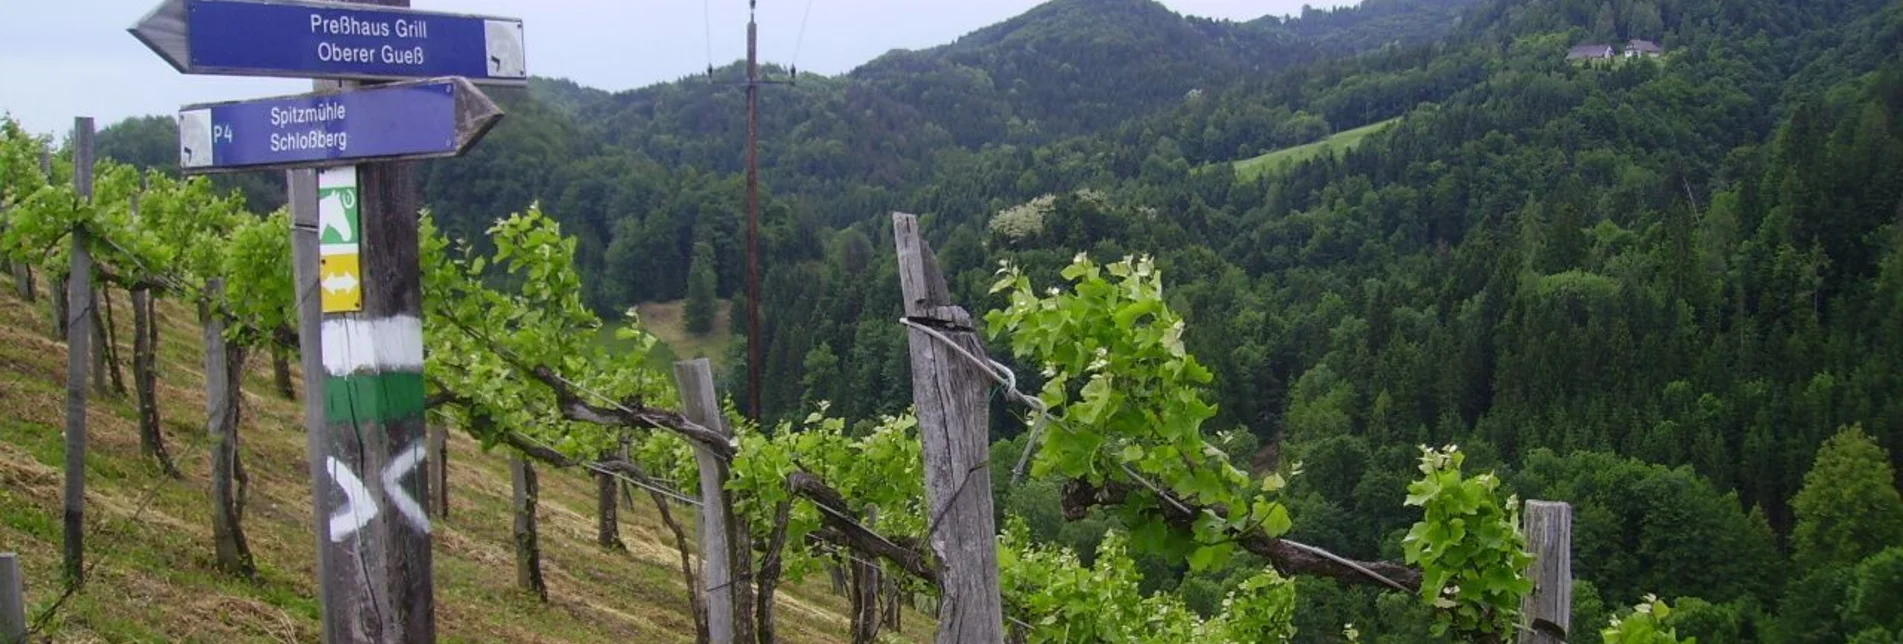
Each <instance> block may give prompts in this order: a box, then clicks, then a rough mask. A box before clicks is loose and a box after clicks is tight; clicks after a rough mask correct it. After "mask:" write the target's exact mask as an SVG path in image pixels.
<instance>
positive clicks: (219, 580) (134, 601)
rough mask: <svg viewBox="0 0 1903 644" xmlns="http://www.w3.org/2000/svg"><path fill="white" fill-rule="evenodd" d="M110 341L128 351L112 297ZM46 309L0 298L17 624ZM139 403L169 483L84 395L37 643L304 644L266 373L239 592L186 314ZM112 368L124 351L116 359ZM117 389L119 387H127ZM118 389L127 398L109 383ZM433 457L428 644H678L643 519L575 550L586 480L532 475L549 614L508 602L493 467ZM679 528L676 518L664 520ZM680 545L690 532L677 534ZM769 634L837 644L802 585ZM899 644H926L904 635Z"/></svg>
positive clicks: (290, 417) (291, 509)
mask: <svg viewBox="0 0 1903 644" xmlns="http://www.w3.org/2000/svg"><path fill="white" fill-rule="evenodd" d="M116 299H118V302H117V303H116V305H115V306H116V310H115V311H114V313H116V314H117V315H118V320H117V322H118V323H119V326H120V331H119V338H120V339H121V342H125V341H126V339H128V338H130V337H131V332H130V329H129V328H128V327H129V325H130V315H128V314H127V311H128V309H127V308H126V305H125V301H124V299H123V294H120V295H119V297H118V298H116ZM45 307H46V304H45V301H44V300H43V299H42V301H41V302H40V303H38V304H37V305H30V304H27V303H25V302H22V301H21V300H20V299H19V298H18V297H17V296H15V295H14V294H13V292H12V290H11V289H8V288H4V287H0V410H4V411H0V551H17V552H19V553H20V554H21V558H22V561H23V566H24V567H25V569H26V574H27V582H28V586H27V603H28V610H29V612H30V616H34V615H38V614H40V613H41V612H42V611H43V610H44V609H45V608H46V607H47V606H48V605H49V604H51V603H52V602H53V601H54V600H55V599H56V598H57V597H58V595H59V581H58V580H59V572H58V570H59V552H60V519H59V517H60V486H61V477H62V474H61V463H62V462H63V461H62V459H63V458H64V457H63V443H62V439H61V429H60V428H61V427H62V426H63V418H64V416H63V409H64V399H65V397H64V380H65V378H64V376H63V374H64V369H65V361H66V351H65V344H64V343H63V342H56V341H53V340H50V339H48V336H47V333H46V328H47V326H48V324H47V319H48V318H47V313H46V308H45ZM160 317H161V321H162V327H163V330H162V334H163V338H162V340H161V345H160V378H159V396H160V399H161V409H160V410H161V415H162V417H163V425H164V428H165V432H166V439H167V441H168V445H169V446H170V447H171V449H172V453H173V455H174V457H175V458H176V459H177V461H178V464H179V467H180V468H181V469H183V470H184V473H185V480H183V481H169V480H165V479H163V478H162V477H161V476H160V475H159V474H158V471H157V468H156V467H154V466H152V465H150V464H149V463H148V462H146V461H145V460H144V459H142V458H141V457H140V456H139V447H138V433H137V430H136V426H135V421H134V418H135V415H134V413H135V411H134V405H133V402H132V401H131V400H130V399H129V398H127V399H119V398H110V397H109V398H107V399H104V400H100V399H97V398H95V399H94V400H93V401H92V402H91V407H90V408H89V413H88V421H87V423H88V425H87V426H88V440H89V448H88V451H87V470H88V471H87V495H86V498H87V507H86V519H87V526H88V534H87V542H86V545H87V557H88V559H87V561H88V563H89V565H94V566H96V567H94V568H93V569H92V572H91V575H90V577H89V578H88V579H89V582H88V584H87V586H86V590H85V592H83V593H80V594H79V595H76V596H75V597H74V598H73V599H71V600H69V601H68V602H67V604H66V606H65V607H64V608H62V609H61V610H60V612H59V614H58V616H57V618H56V619H55V620H53V621H52V622H51V623H50V628H49V629H48V630H47V631H46V633H45V634H46V635H50V636H51V638H52V639H53V640H54V641H61V642H68V641H70V642H85V641H110V642H126V641H220V642H231V641H280V642H290V641H298V642H303V641H314V640H316V639H317V637H318V625H317V618H318V610H319V609H318V604H317V602H316V600H315V599H314V592H313V591H314V586H313V581H312V575H311V571H312V569H313V566H314V563H313V559H314V553H313V543H312V536H311V521H312V518H311V514H310V513H311V506H310V488H309V479H308V476H307V470H306V465H305V460H304V434H303V433H302V430H301V424H300V419H301V413H300V410H299V409H300V408H299V406H298V404H297V403H294V402H292V401H287V400H283V399H281V398H278V397H277V396H276V395H275V394H273V393H271V391H270V386H269V360H268V359H266V358H265V357H264V356H255V357H254V358H253V359H252V360H251V362H250V365H251V367H252V368H251V371H250V373H248V374H247V383H246V384H247V386H246V402H245V404H246V409H245V415H244V424H243V427H242V430H241V437H242V441H243V442H242V448H241V449H242V454H243V458H244V459H245V461H244V463H245V468H246V470H248V472H249V474H250V477H251V491H250V496H249V502H248V503H247V505H246V506H245V530H246V536H247V537H248V538H249V540H250V545H251V549H252V552H253V554H254V555H255V556H256V558H257V564H258V571H259V574H258V579H257V581H255V582H245V581H241V580H237V579H233V578H229V577H226V576H224V575H221V574H219V573H218V572H216V571H214V570H213V569H212V566H211V557H212V542H211V525H210V512H209V507H210V503H209V501H208V490H209V483H208V481H207V470H208V465H209V464H208V462H207V453H206V449H205V440H204V438H203V435H204V429H203V424H202V423H203V417H204V411H203V410H204V397H203V391H202V389H201V388H200V383H201V382H202V380H203V371H202V368H201V367H200V365H201V364H202V360H203V356H202V351H201V350H200V349H199V346H200V343H199V340H198V329H197V327H196V324H195V323H194V321H193V318H192V317H191V316H190V315H188V314H187V312H186V309H185V308H184V307H182V306H178V305H177V304H176V303H169V302H168V303H165V304H162V305H161V309H160ZM124 355H125V356H126V359H128V360H129V359H130V350H129V349H126V350H125V351H124ZM128 377H129V375H128ZM128 384H129V383H128ZM452 436H454V438H452V440H451V443H450V452H451V456H450V459H449V460H450V477H451V480H450V481H451V482H450V495H451V499H450V510H451V514H450V518H448V519H446V520H442V521H439V522H437V523H436V525H435V529H434V533H433V534H434V536H435V570H436V590H437V593H436V597H437V627H438V629H439V632H440V633H441V639H442V641H445V642H475V641H482V642H597V641H598V642H610V641H612V642H691V641H693V624H692V620H691V619H690V618H689V617H688V616H687V614H686V605H685V595H684V593H685V588H684V585H683V584H682V581H681V579H680V576H679V573H678V571H679V566H678V561H679V560H678V558H677V555H676V553H675V551H674V550H673V548H672V546H671V545H670V544H671V543H672V541H671V538H669V537H666V536H665V535H667V534H668V533H667V531H666V529H665V527H664V526H662V525H661V523H660V520H659V517H658V514H657V513H656V512H655V511H654V509H653V506H652V505H651V502H650V501H649V500H648V499H647V498H646V497H645V496H644V497H643V498H640V499H639V500H638V501H639V504H638V509H637V510H636V511H635V512H623V513H622V521H623V525H622V537H623V539H625V540H626V541H628V545H629V548H630V551H629V552H627V553H611V552H605V551H603V550H601V549H599V548H597V547H595V546H594V541H593V539H594V523H593V518H592V515H593V512H594V499H593V496H592V494H593V483H592V481H591V480H589V479H587V478H585V477H584V476H582V475H581V474H579V473H575V472H555V471H545V473H544V475H543V483H542V485H543V489H542V496H541V501H542V503H541V519H542V540H543V548H544V550H543V557H544V560H543V566H544V574H545V575H546V577H547V579H548V585H549V591H550V602H549V603H548V604H547V605H538V604H537V603H535V602H534V601H532V600H531V599H529V597H528V596H527V595H526V594H524V593H521V592H518V591H516V590H515V589H514V579H515V577H514V568H513V566H514V559H513V555H512V552H511V543H512V541H511V538H510V534H509V533H510V518H509V513H508V503H509V495H510V489H509V488H510V484H509V476H508V469H507V463H506V460H505V459H503V458H501V457H500V456H498V455H497V454H485V453H482V452H481V451H480V448H479V446H478V445H477V444H476V443H475V442H474V441H473V440H471V439H469V438H468V437H466V436H464V435H462V434H452ZM683 514H685V515H686V516H687V517H691V513H683V512H682V511H681V510H680V509H677V510H676V516H677V517H680V516H683ZM687 530H688V531H689V534H690V535H691V534H692V533H693V528H692V526H691V525H690V526H688V527H687ZM780 598H781V602H780V605H779V611H778V615H779V618H780V633H781V635H782V637H783V638H784V639H786V640H787V641H793V642H843V641H847V640H848V639H849V636H848V635H847V631H848V623H847V621H846V618H845V617H844V615H845V614H846V612H847V611H846V607H845V604H844V600H843V599H841V598H838V597H834V596H832V595H830V594H829V593H826V592H825V591H824V590H823V588H822V587H821V586H819V585H813V584H807V585H796V586H792V587H789V588H786V589H784V590H783V591H782V592H781V594H780ZM906 626H907V629H906V633H905V634H906V636H907V638H908V639H915V640H916V639H924V638H928V637H929V631H925V630H922V629H925V628H929V624H927V623H926V621H925V620H923V619H920V618H918V617H917V616H916V615H910V616H908V619H907V620H906Z"/></svg>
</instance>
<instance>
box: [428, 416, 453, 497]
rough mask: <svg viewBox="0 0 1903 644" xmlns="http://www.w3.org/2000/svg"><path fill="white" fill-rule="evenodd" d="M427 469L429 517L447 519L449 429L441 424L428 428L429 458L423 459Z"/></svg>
mask: <svg viewBox="0 0 1903 644" xmlns="http://www.w3.org/2000/svg"><path fill="white" fill-rule="evenodd" d="M423 465H424V466H425V467H428V468H429V494H430V503H429V509H430V516H433V517H435V518H437V519H447V518H449V428H448V427H445V426H443V425H441V424H436V425H431V426H430V428H429V456H427V457H425V458H424V459H423Z"/></svg>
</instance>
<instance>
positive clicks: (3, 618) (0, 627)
mask: <svg viewBox="0 0 1903 644" xmlns="http://www.w3.org/2000/svg"><path fill="white" fill-rule="evenodd" d="M25 640H26V577H25V576H23V575H21V574H20V555H19V554H18V553H12V552H0V642H6V643H9V644H10V643H12V642H21V641H25Z"/></svg>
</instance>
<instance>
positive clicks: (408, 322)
mask: <svg viewBox="0 0 1903 644" xmlns="http://www.w3.org/2000/svg"><path fill="white" fill-rule="evenodd" d="M323 337H324V370H325V371H328V372H330V375H332V376H339V377H341V376H348V375H350V374H353V373H357V372H359V371H366V370H375V371H419V372H420V371H422V370H423V321H422V320H421V319H418V318H416V317H415V316H409V315H398V316H393V317H387V318H383V319H380V320H358V319H349V318H345V319H333V320H324V333H323Z"/></svg>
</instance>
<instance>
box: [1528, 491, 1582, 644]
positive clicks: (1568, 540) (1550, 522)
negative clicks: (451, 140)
mask: <svg viewBox="0 0 1903 644" xmlns="http://www.w3.org/2000/svg"><path fill="white" fill-rule="evenodd" d="M1523 513H1524V514H1525V518H1524V520H1525V522H1526V548H1527V551H1528V552H1530V553H1532V554H1533V566H1532V568H1531V569H1529V570H1528V571H1527V573H1528V574H1529V575H1532V577H1533V592H1531V593H1527V595H1526V599H1524V600H1522V601H1521V603H1520V615H1521V617H1520V622H1521V623H1520V626H1521V630H1520V633H1521V635H1520V642H1521V644H1564V643H1565V641H1566V637H1567V636H1568V635H1571V634H1572V626H1573V507H1572V506H1571V505H1567V504H1565V503H1561V502H1557V501H1527V502H1526V507H1525V508H1524V509H1523Z"/></svg>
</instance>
